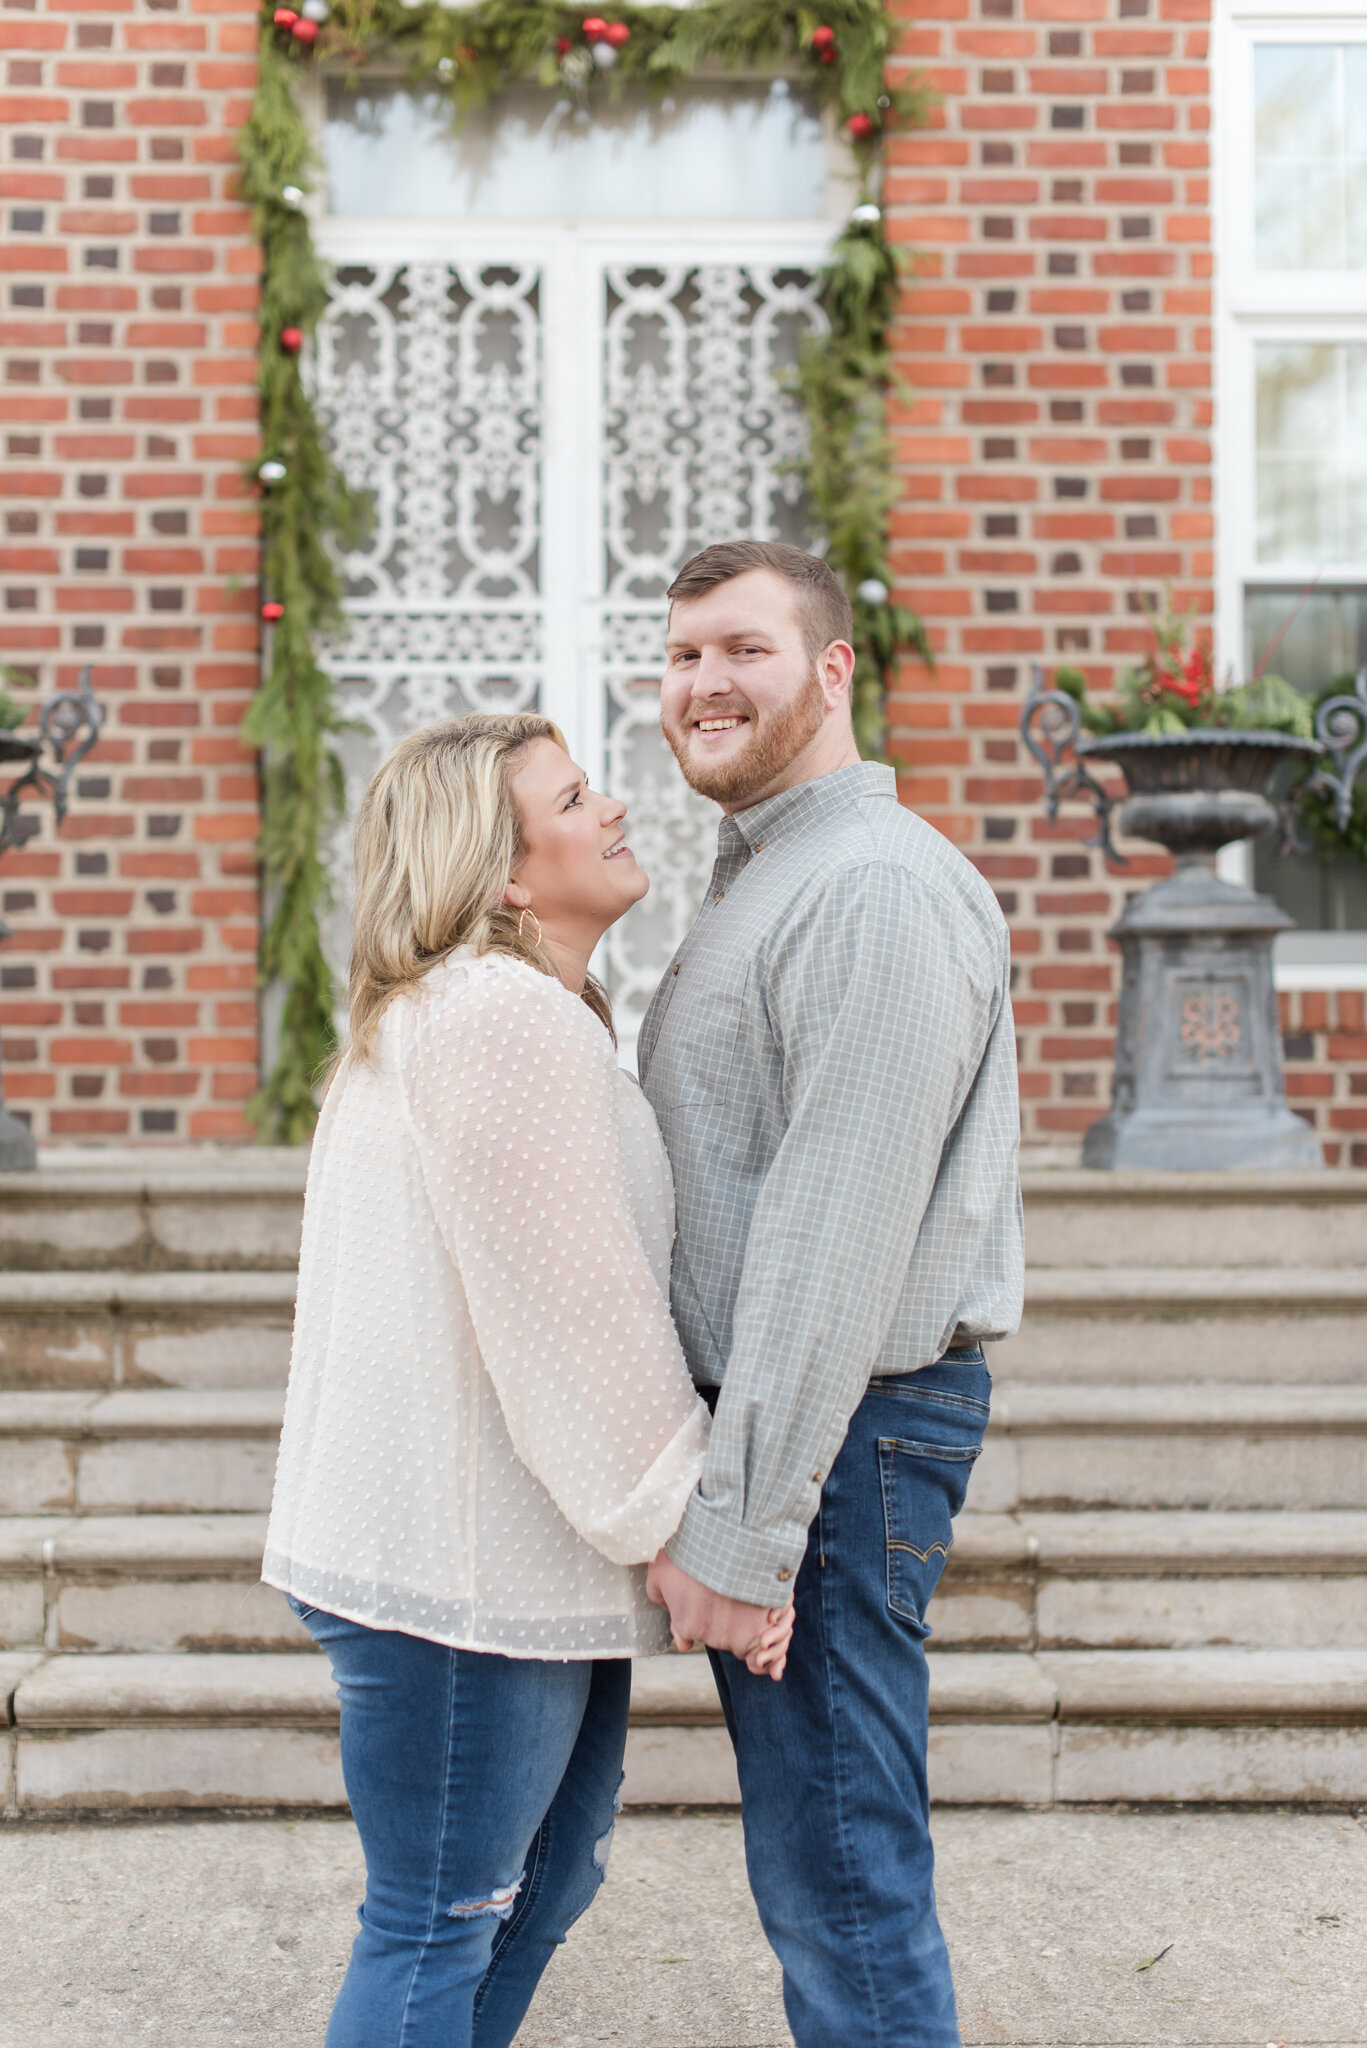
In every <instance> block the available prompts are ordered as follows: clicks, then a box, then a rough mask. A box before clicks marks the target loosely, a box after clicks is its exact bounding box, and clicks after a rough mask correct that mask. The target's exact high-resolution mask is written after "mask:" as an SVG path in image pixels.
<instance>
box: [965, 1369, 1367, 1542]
mask: <svg viewBox="0 0 1367 2048" xmlns="http://www.w3.org/2000/svg"><path fill="white" fill-rule="evenodd" d="M1364 1501H1367V1385H1357V1386H1344V1385H1330V1386H1271V1385H1241V1384H1239V1383H1237V1382H1229V1381H1225V1382H1220V1381H1214V1382H1200V1381H1196V1382H1193V1383H1191V1384H1188V1385H1179V1384H1171V1385H1163V1384H1159V1385H1151V1386H1135V1385H1117V1386H1095V1385H1093V1386H1073V1385H1068V1384H1062V1385H1057V1386H1047V1385H1044V1386H1041V1385H1037V1384H1031V1383H1029V1382H1025V1381H1019V1380H1005V1381H999V1382H998V1383H997V1386H996V1389H995V1391H994V1394H993V1403H992V1422H991V1425H990V1428H989V1431H988V1437H987V1442H986V1444H985V1446H984V1449H983V1454H982V1456H981V1457H980V1458H979V1460H978V1462H977V1464H976V1465H975V1467H974V1471H973V1483H972V1485H971V1487H970V1489H969V1505H970V1506H971V1507H973V1508H975V1509H977V1510H978V1511H979V1512H992V1511H996V1512H1003V1511H1007V1510H1011V1509H1019V1508H1055V1509H1077V1508H1109V1507H1114V1508H1222V1509H1228V1508H1263V1509H1269V1508H1278V1509H1296V1510H1302V1509H1313V1508H1357V1507H1359V1506H1361V1504H1362V1503H1363V1502H1364Z"/></svg>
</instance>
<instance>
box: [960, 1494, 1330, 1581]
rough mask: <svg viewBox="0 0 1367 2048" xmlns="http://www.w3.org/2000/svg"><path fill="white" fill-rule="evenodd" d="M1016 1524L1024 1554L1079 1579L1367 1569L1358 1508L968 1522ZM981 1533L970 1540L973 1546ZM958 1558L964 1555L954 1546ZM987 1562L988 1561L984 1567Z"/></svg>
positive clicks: (1138, 1512)
mask: <svg viewBox="0 0 1367 2048" xmlns="http://www.w3.org/2000/svg"><path fill="white" fill-rule="evenodd" d="M970 1520H971V1521H972V1522H974V1523H977V1522H991V1521H997V1520H1001V1521H1010V1522H1012V1523H1014V1525H1015V1527H1016V1528H1017V1529H1018V1531H1019V1535H1020V1540H1021V1543H1022V1546H1023V1549H1024V1550H1025V1552H1026V1553H1027V1554H1028V1555H1030V1556H1031V1557H1032V1558H1033V1560H1034V1561H1035V1562H1037V1563H1038V1564H1039V1565H1042V1566H1044V1567H1046V1568H1053V1569H1055V1570H1057V1569H1059V1568H1062V1567H1069V1566H1073V1567H1076V1569H1077V1570H1078V1571H1080V1572H1084V1571H1085V1572H1094V1571H1095V1572H1115V1571H1124V1572H1134V1573H1157V1572H1171V1571H1173V1570H1174V1569H1178V1570H1183V1571H1200V1572H1221V1573H1226V1572H1259V1571H1269V1572H1277V1573H1281V1574H1286V1573H1288V1572H1290V1571H1293V1570H1295V1569H1297V1568H1299V1570H1300V1571H1302V1572H1324V1571H1333V1570H1335V1569H1342V1570H1349V1571H1360V1570H1363V1569H1367V1512H1364V1511H1362V1510H1359V1509H1355V1508H1305V1509H1300V1510H1297V1509H1291V1508H1245V1509H1220V1508H1100V1509H1078V1510H1075V1511H1068V1510H1063V1511H1060V1512H1058V1513H1037V1512H1034V1511H1031V1510H1022V1511H1021V1512H1020V1513H1019V1514H1017V1515H1015V1516H1000V1517H998V1516H994V1515H975V1516H972V1517H969V1516H967V1515H965V1516H963V1517H962V1518H961V1520H960V1522H959V1525H958V1527H959V1528H960V1529H961V1530H962V1529H964V1527H965V1524H967V1523H968V1522H969V1521H970ZM976 1538H977V1531H976V1530H973V1531H971V1532H970V1533H969V1543H970V1546H971V1545H973V1544H974V1542H975V1541H976ZM954 1557H955V1559H956V1560H957V1561H959V1562H971V1563H974V1564H976V1563H978V1561H979V1553H978V1552H977V1551H976V1550H975V1549H974V1548H972V1547H970V1548H969V1550H968V1552H967V1554H966V1555H965V1554H964V1545H963V1537H962V1536H960V1537H958V1538H957V1539H956V1542H955V1546H954ZM984 1561H986V1560H984Z"/></svg>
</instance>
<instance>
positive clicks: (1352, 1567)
mask: <svg viewBox="0 0 1367 2048" xmlns="http://www.w3.org/2000/svg"><path fill="white" fill-rule="evenodd" d="M265 1531H266V1517H265V1515H264V1514H257V1513H251V1512H239V1513H227V1514H215V1513H208V1512H206V1513H197V1514H196V1513H191V1514H121V1515H99V1514H90V1515H72V1514H67V1515H14V1516H0V1570H8V1571H13V1570H16V1569H19V1568H22V1567H24V1566H34V1567H41V1566H42V1564H43V1562H44V1546H45V1545H46V1546H49V1548H48V1549H47V1552H46V1555H47V1559H48V1561H49V1562H51V1563H52V1564H53V1565H55V1566H56V1567H57V1568H58V1569H61V1568H62V1567H78V1566H79V1567H84V1568H86V1569H89V1570H98V1571H106V1572H116V1573H122V1574H125V1575H127V1576H129V1577H142V1576H158V1577H159V1576H162V1575H163V1574H165V1573H168V1572H169V1573H173V1574H177V1575H179V1574H183V1573H186V1572H191V1571H199V1570H205V1571H208V1570H213V1569H215V1568H223V1569H230V1570H232V1571H235V1572H241V1571H243V1570H247V1569H250V1568H252V1567H254V1566H256V1565H258V1564H259V1563H260V1558H261V1549H262V1544H263V1542H264V1539H265ZM1011 1567H1017V1568H1021V1569H1026V1568H1031V1567H1035V1568H1044V1569H1045V1570H1051V1569H1052V1570H1060V1569H1064V1570H1072V1571H1075V1572H1079V1573H1102V1574H1104V1573H1108V1572H1115V1571H1122V1572H1125V1573H1129V1574H1134V1573H1137V1574H1141V1575H1142V1574H1154V1575H1156V1574H1162V1573H1170V1572H1172V1571H1174V1570H1177V1571H1181V1572H1220V1573H1225V1572H1231V1571H1234V1572H1259V1571H1271V1572H1276V1573H1279V1574H1282V1575H1286V1574H1288V1573H1291V1572H1295V1571H1300V1572H1302V1573H1304V1572H1325V1571H1333V1570H1346V1571H1358V1570H1363V1569H1367V1510H1357V1509H1348V1508H1318V1509H1305V1510H1301V1511H1294V1510H1278V1509H1245V1510H1236V1511H1230V1510H1220V1509H1213V1508H1197V1509H1183V1508H1166V1509H1164V1508H1140V1509H1127V1508H1103V1509H1082V1510H1075V1511H1068V1510H1062V1511H1059V1512H1057V1513H1044V1512H1035V1511H1031V1510H1021V1511H1020V1512H1018V1513H1015V1514H974V1513H966V1514H963V1515H961V1516H960V1517H959V1520H958V1522H957V1523H956V1524H955V1540H954V1550H953V1556H952V1558H951V1570H952V1571H953V1572H954V1573H955V1574H956V1575H958V1574H961V1573H963V1572H964V1571H979V1572H981V1571H992V1570H995V1569H999V1568H1011ZM663 1661H664V1662H665V1663H668V1662H669V1660H668V1659H665V1660H663Z"/></svg>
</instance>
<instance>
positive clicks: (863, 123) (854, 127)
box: [845, 114, 873, 142]
mask: <svg viewBox="0 0 1367 2048" xmlns="http://www.w3.org/2000/svg"><path fill="white" fill-rule="evenodd" d="M845 128H846V131H847V133H848V134H850V135H852V136H853V137H854V139H855V141H856V142H867V141H868V138H869V137H870V135H872V133H873V122H872V121H871V120H870V119H869V117H868V115H867V114H851V115H850V118H849V120H848V121H847V122H846V123H845Z"/></svg>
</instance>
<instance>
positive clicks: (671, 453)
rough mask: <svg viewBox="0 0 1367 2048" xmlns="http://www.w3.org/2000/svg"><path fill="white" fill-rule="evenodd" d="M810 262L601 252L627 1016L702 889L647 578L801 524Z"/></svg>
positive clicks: (695, 819) (788, 536)
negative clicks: (697, 260)
mask: <svg viewBox="0 0 1367 2048" xmlns="http://www.w3.org/2000/svg"><path fill="white" fill-rule="evenodd" d="M820 317H821V316H820V313H819V310H818V308H817V305H816V280H815V277H814V275H813V273H812V272H811V271H810V270H801V269H793V268H788V269H774V268H768V267H762V266H759V265H755V264H748V265H744V266H741V265H717V266H714V267H713V266H708V267H698V268H692V269H689V268H682V267H681V268H651V267H647V266H641V265H635V266H620V267H618V266H614V267H611V268H609V269H608V271H607V273H606V276H605V278H604V294H603V374H604V419H603V439H604V447H603V455H602V461H603V507H604V512H603V535H602V571H601V573H602V579H603V592H604V602H603V606H602V612H601V631H600V636H599V642H598V645H599V659H600V662H601V685H600V687H601V689H602V692H603V731H604V735H605V741H606V753H607V759H606V764H605V768H606V778H607V786H608V788H609V789H611V791H612V792H613V794H614V795H616V796H621V797H625V798H626V800H627V802H628V804H629V805H630V814H629V818H628V824H629V828H630V832H631V841H632V846H633V849H634V850H635V853H636V856H637V859H638V860H639V861H640V862H641V865H642V866H643V867H644V868H645V870H646V872H647V873H648V874H649V876H650V894H649V896H647V898H646V899H645V901H644V903H641V904H639V905H638V906H637V907H636V909H635V910H633V911H632V912H631V914H630V915H629V916H628V917H626V918H624V919H623V920H622V922H621V924H619V925H617V926H616V927H615V928H614V929H613V931H611V932H610V933H609V934H608V938H607V942H606V951H607V968H608V974H607V980H608V986H609V988H610V990H611V992H612V996H613V1000H614V1003H615V1004H616V1006H617V1009H618V1012H619V1021H620V1023H621V1025H622V1026H623V1027H624V1031H625V1032H626V1033H631V1032H633V1031H634V1029H635V1027H636V1025H637V1024H638V1023H639V1020H640V1017H641V1015H642V1014H643V1012H644V1009H645V1005H646V1004H647V1003H648V1002H649V1000H650V997H651V994H652V992H653V990H654V987H655V984H656V982H657V981H658V980H659V978H660V975H661V973H662V972H663V970H664V968H665V965H666V963H667V962H668V960H669V957H670V955H671V953H672V952H673V951H674V948H675V947H676V946H677V945H678V943H679V941H680V939H681V938H682V937H683V935H684V933H685V932H686V931H687V930H688V927H689V925H690V924H691V923H692V921H693V918H694V916H695V914H696V912H697V907H698V904H699V902H700V901H701V899H702V892H703V890H704V888H705V887H706V885H707V879H708V876H709V874H710V873H711V868H712V861H713V858H714V856H715V852H716V833H717V811H716V807H715V805H713V804H710V803H707V802H705V801H704V800H703V799H702V798H701V797H698V796H695V795H694V794H693V792H692V791H691V790H690V789H689V788H688V786H687V784H686V783H685V782H684V780H683V778H682V776H681V775H680V774H679V771H678V769H677V767H676V766H675V764H674V758H673V756H672V754H671V753H670V751H669V747H668V745H667V744H666V742H665V740H664V737H663V735H662V734H661V731H660V690H659V681H660V675H661V672H662V671H663V668H664V621H665V613H666V605H665V603H664V593H665V591H666V589H667V588H668V586H669V584H670V583H671V582H672V581H673V579H674V576H675V574H676V573H677V571H678V570H679V569H681V568H682V566H683V564H684V563H685V562H686V561H687V560H688V558H689V556H690V555H694V554H696V553H697V551H698V549H699V548H704V547H707V546H709V545H710V544H711V543H712V542H713V541H718V540H738V539H747V540H791V541H794V542H796V543H797V544H798V545H799V546H801V545H804V544H805V543H806V542H807V541H808V540H809V538H810V530H811V529H810V520H809V518H808V513H807V507H806V504H805V502H804V496H803V491H802V487H801V482H800V479H799V478H798V476H797V475H796V474H795V471H794V464H795V462H796V461H797V459H798V458H799V457H800V456H801V454H802V451H803V447H804V434H803V420H802V414H801V411H800V408H799V407H798V405H797V404H796V402H795V400H794V399H793V397H792V395H791V393H790V392H789V391H788V390H786V389H785V388H784V384H783V382H782V373H783V372H784V371H785V370H789V369H791V368H792V366H793V365H794V364H795V363H796V360H797V352H798V344H799V342H800V340H801V336H802V334H803V332H804V331H805V330H806V329H807V328H808V327H810V326H812V325H813V324H814V323H815V322H816V321H818V320H819V319H820Z"/></svg>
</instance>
